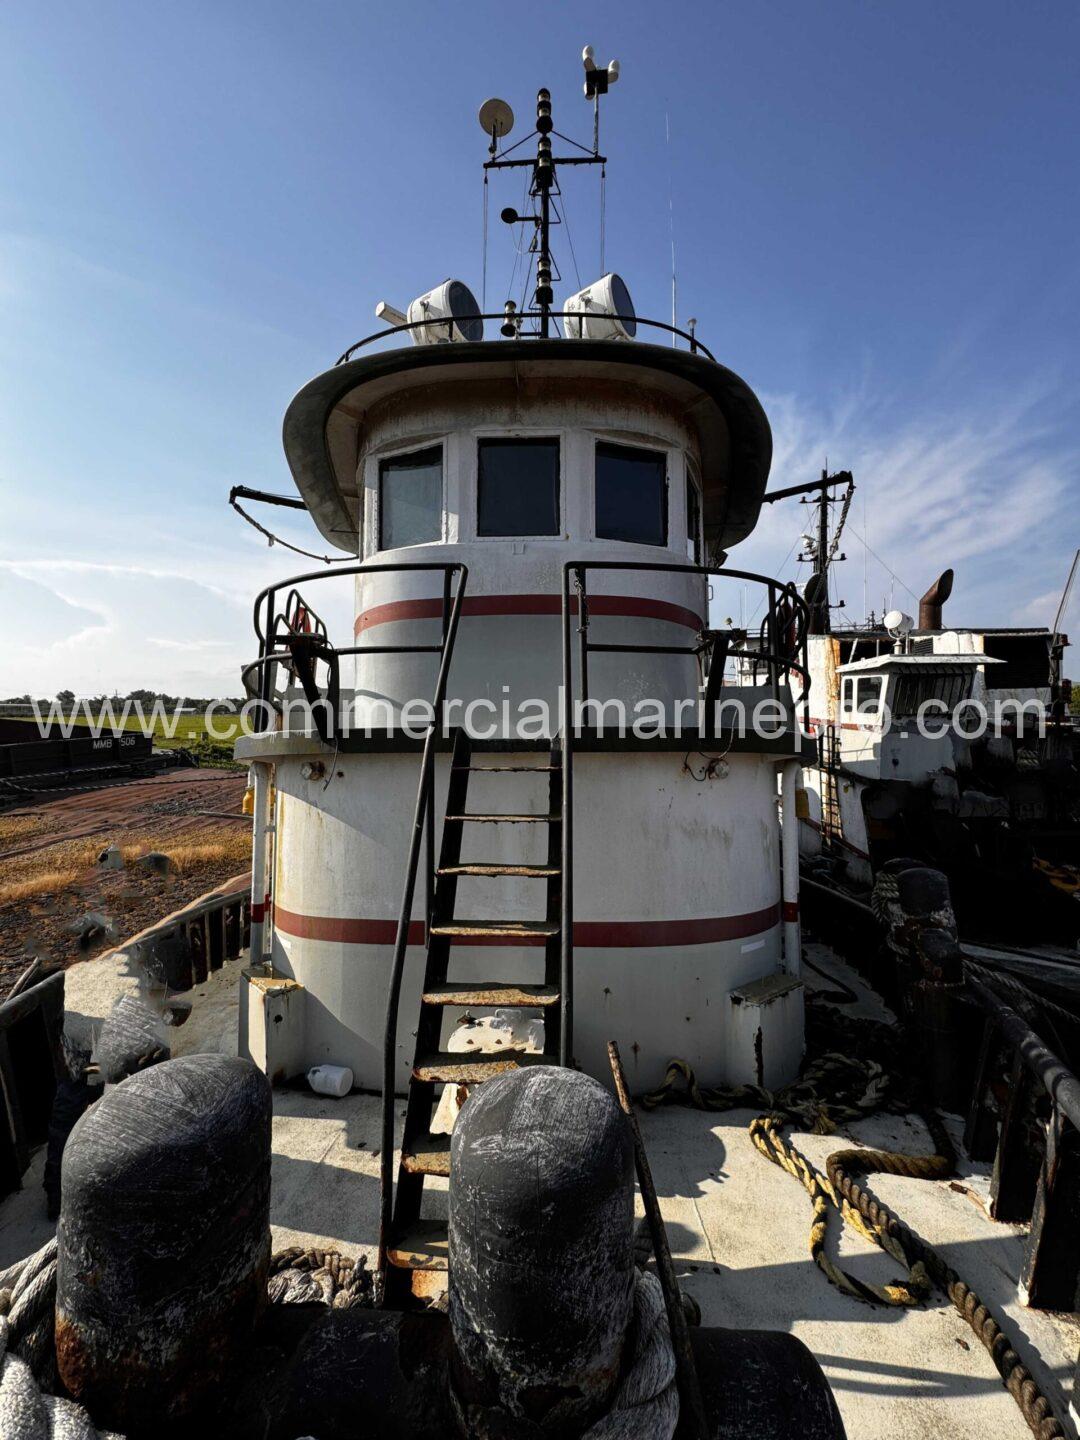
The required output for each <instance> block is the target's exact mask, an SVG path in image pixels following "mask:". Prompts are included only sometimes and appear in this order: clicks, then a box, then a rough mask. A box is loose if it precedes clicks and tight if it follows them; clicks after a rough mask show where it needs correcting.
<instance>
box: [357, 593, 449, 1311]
mask: <svg viewBox="0 0 1080 1440" xmlns="http://www.w3.org/2000/svg"><path fill="white" fill-rule="evenodd" d="M429 568H430V567H429ZM453 568H454V569H455V570H457V571H458V583H457V589H456V591H455V593H454V596H453V600H452V601H451V603H450V606H449V612H448V613H445V612H444V617H445V618H444V624H443V644H442V658H441V660H440V663H439V673H438V676H437V677H436V681H435V693H434V696H433V698H432V712H433V713H432V718H431V724H430V726H429V727H428V732H427V735H426V736H425V737H424V750H423V754H422V756H421V760H420V781H419V784H418V785H417V790H416V806H415V809H414V811H413V823H412V831H411V833H410V838H409V858H408V863H407V864H406V867H405V884H404V887H403V891H402V896H401V908H400V910H399V911H398V921H397V932H396V934H395V937H394V957H393V961H392V962H391V966H390V983H389V986H388V989H387V997H386V1020H385V1026H384V1030H383V1076H382V1080H383V1086H382V1151H381V1154H380V1157H379V1256H378V1270H379V1277H380V1283H381V1281H382V1279H383V1278H384V1277H385V1273H386V1252H387V1248H388V1245H389V1241H390V1227H391V1224H392V1223H393V1201H394V1073H395V1070H396V1068H397V1065H396V1060H397V1024H398V1010H399V1008H400V1003H401V981H402V978H403V976H404V973H405V952H406V950H407V949H408V944H409V926H410V924H411V921H412V908H413V898H414V896H415V894H416V872H417V869H418V868H419V864H420V850H421V846H422V845H423V842H424V835H425V832H427V836H428V848H427V854H426V863H427V869H428V884H429V886H430V883H431V878H432V846H433V834H434V823H435V820H434V804H433V800H434V794H435V783H434V782H435V739H436V735H437V732H438V730H439V727H440V724H441V721H442V710H443V702H444V701H445V699H446V686H447V680H448V678H449V674H450V665H451V661H452V659H453V652H454V641H455V639H456V638H457V630H458V622H459V620H460V619H461V605H462V599H463V597H464V594H465V586H466V584H467V583H468V578H469V571H468V567H467V566H465V565H455V566H454V567H453ZM428 901H429V903H428V906H427V913H426V915H425V932H426V930H427V926H428V923H429V921H430V889H429V896H428Z"/></svg>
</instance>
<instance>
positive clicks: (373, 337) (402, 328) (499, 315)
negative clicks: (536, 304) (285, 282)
mask: <svg viewBox="0 0 1080 1440" xmlns="http://www.w3.org/2000/svg"><path fill="white" fill-rule="evenodd" d="M511 318H512V320H513V323H514V326H515V330H514V334H513V335H509V336H506V337H505V338H506V339H510V340H539V339H542V338H544V337H542V336H541V335H540V334H539V333H534V332H532V331H526V332H525V334H521V332H520V330H519V329H518V328H517V327H518V326H519V324H520V322H521V321H523V320H528V321H534V320H535V321H539V320H540V319H541V313H540V311H539V310H522V311H515V312H514V315H513V316H512V317H511ZM547 318H548V319H549V320H563V321H566V320H574V321H578V322H581V321H592V320H619V321H621V322H622V323H623V324H625V325H634V326H635V327H636V326H638V325H645V326H647V327H648V328H649V329H651V330H659V331H661V332H662V333H663V334H665V335H673V336H674V337H675V338H676V339H677V340H685V341H686V343H687V345H688V347H689V349H690V351H691V353H692V354H694V355H698V354H700V355H704V356H705V358H706V359H707V360H711V361H712V362H713V364H715V363H716V356H715V355H714V354H713V353H712V351H711V350H710V349H709V348H708V347H707V346H705V345H703V344H702V343H701V341H700V340H698V339H697V337H696V336H695V335H693V334H692V333H691V332H690V331H689V330H680V329H679V327H678V326H677V325H668V324H667V323H666V322H665V321H663V320H646V319H645V317H644V316H642V315H619V314H616V313H615V312H614V311H606V310H605V311H600V310H590V311H589V312H588V314H587V315H581V314H579V313H577V312H576V311H571V310H549V311H548V312H547ZM474 320H480V321H484V320H501V321H503V322H504V323H507V320H508V317H507V315H506V312H505V311H504V310H497V311H496V310H486V311H484V313H483V314H482V315H481V314H477V315H461V316H456V317H455V316H448V317H442V318H440V319H438V320H409V321H406V322H405V324H404V325H389V326H387V327H386V328H385V329H384V330H376V331H374V332H373V333H372V334H370V335H365V336H364V338H363V339H362V340H357V342H356V344H355V345H350V346H349V348H348V349H347V350H346V351H345V353H344V354H343V355H339V356H338V358H337V359H336V360H335V361H334V364H335V366H337V365H344V364H346V363H347V362H348V361H349V360H351V359H352V358H353V356H354V355H355V354H356V352H357V351H358V350H363V349H364V348H365V347H366V346H368V345H374V344H375V343H376V341H378V340H387V339H389V338H390V337H391V336H392V335H406V334H407V335H408V336H409V337H410V338H411V337H412V332H413V331H414V330H429V329H430V330H441V329H445V331H446V339H445V340H441V341H439V342H438V343H440V344H455V343H457V342H455V340H454V327H455V326H456V325H458V324H459V323H462V324H468V323H469V322H470V321H474ZM547 338H553V339H556V340H559V339H569V340H570V341H571V343H573V344H577V343H578V341H577V339H576V337H573V336H559V335H556V336H553V337H547ZM476 343H481V342H476ZM624 343H627V344H633V341H627V342H624Z"/></svg>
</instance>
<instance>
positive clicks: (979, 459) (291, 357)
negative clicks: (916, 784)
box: [0, 0, 1080, 695]
mask: <svg viewBox="0 0 1080 1440" xmlns="http://www.w3.org/2000/svg"><path fill="white" fill-rule="evenodd" d="M585 43H592V44H593V45H594V46H595V47H596V50H597V54H598V56H599V57H600V58H601V59H607V58H608V57H609V56H611V55H617V56H618V57H619V59H620V60H621V62H622V66H623V76H622V79H621V80H620V82H619V84H618V85H617V86H616V87H615V88H614V89H613V90H612V92H611V94H610V96H609V98H608V101H607V103H606V111H605V114H604V120H603V136H602V138H603V145H604V148H605V150H606V151H607V153H608V154H609V156H610V160H611V163H610V167H609V176H608V214H607V256H608V262H609V265H611V266H613V267H614V268H616V269H618V270H619V271H620V272H621V273H622V274H623V275H624V276H625V277H626V279H627V281H628V282H629V285H630V288H631V291H632V293H633V295H634V298H635V301H636V303H637V306H638V309H639V311H640V312H641V313H644V314H651V315H655V316H658V317H661V318H666V317H668V316H669V315H670V309H671V297H670V270H671V264H670V235H669V214H668V195H669V190H670V194H671V197H672V202H673V210H674V226H675V242H676V253H677V267H678V288H679V314H680V319H681V320H685V319H686V318H687V317H688V316H689V315H694V316H696V317H697V320H698V323H699V332H700V334H701V335H702V338H703V339H705V340H706V343H708V344H709V345H710V346H711V348H712V349H713V350H714V351H715V352H716V354H717V355H718V357H719V358H720V359H722V360H723V361H724V362H725V363H726V364H728V365H730V366H731V367H732V368H733V369H735V370H736V371H738V372H739V373H740V374H742V375H743V376H744V377H745V378H746V379H747V380H748V381H749V382H750V383H751V384H752V385H753V386H754V388H755V389H756V390H757V391H758V393H759V394H760V395H761V397H762V399H763V401H764V403H765V405H766V408H767V410H768V412H769V415H770V419H771V421H772V423H773V429H774V434H775V440H776V459H775V463H774V470H773V480H772V483H773V484H774V485H782V484H790V483H793V482H795V481H798V480H800V479H805V478H810V477H812V476H813V475H815V474H816V473H817V471H818V470H819V469H820V466H821V465H822V463H823V462H824V460H825V457H826V456H827V457H828V461H829V464H830V466H831V467H833V468H850V469H852V470H853V471H854V472H855V476H856V480H857V481H858V483H859V485H860V490H859V493H858V495H857V497H856V501H855V505H854V507H853V511H852V516H851V520H852V524H853V526H854V528H855V530H857V531H858V533H859V534H860V535H863V536H864V537H865V538H868V539H869V542H870V545H871V546H872V548H873V550H874V551H875V552H876V554H877V555H878V556H880V557H881V558H882V560H883V561H885V562H886V565H887V567H888V568H886V567H885V566H883V565H882V564H880V563H879V562H878V560H877V559H873V560H869V561H868V562H867V563H866V564H865V565H864V551H863V548H862V546H861V544H860V542H859V540H858V539H856V538H855V535H854V534H852V535H850V536H849V537H848V539H847V542H846V543H845V546H844V548H845V550H846V552H847V554H848V555H849V557H850V559H849V561H848V563H847V564H846V566H845V567H844V568H843V571H842V574H841V578H840V584H839V590H840V594H841V595H842V596H843V597H844V598H845V599H846V601H847V604H848V607H849V610H850V611H851V612H852V613H854V614H855V615H861V614H862V613H863V601H864V595H865V596H866V597H867V599H868V601H869V603H870V604H872V605H874V606H875V607H877V608H878V609H880V607H881V603H882V601H883V599H891V600H892V601H894V602H895V603H896V604H898V605H902V606H904V607H906V608H910V607H911V605H913V604H914V601H913V599H912V596H911V595H910V594H909V593H908V592H907V591H906V590H905V589H904V586H905V585H906V586H910V587H911V589H912V590H913V591H914V592H915V593H916V594H918V593H921V591H922V590H923V589H924V588H925V587H926V585H927V584H929V582H930V580H931V579H932V578H933V577H934V575H935V574H936V573H937V571H938V570H939V569H940V568H942V566H944V565H946V564H950V563H952V564H953V565H954V566H955V568H956V571H957V583H956V589H955V592H954V599H953V601H952V602H951V604H950V607H949V615H950V616H951V618H952V619H953V620H954V621H956V622H958V623H963V622H968V623H970V622H976V623H985V624H992V623H997V624H1005V623H1012V622H1017V623H1027V624H1049V623H1051V621H1052V619H1053V611H1054V608H1055V606H1056V599H1057V595H1058V592H1059V591H1060V588H1061V585H1062V583H1063V581H1064V578H1065V574H1066V571H1067V568H1068V563H1069V559H1070V555H1071V551H1072V549H1073V548H1075V546H1076V545H1077V544H1080V406H1078V402H1077V382H1076V372H1077V368H1078V366H1077V362H1078V358H1080V357H1078V348H1080V347H1078V339H1077V335H1078V325H1077V309H1078V301H1080V250H1078V246H1077V242H1076V236H1077V233H1078V230H1080V193H1078V182H1077V164H1076V145H1077V122H1078V106H1077V93H1076V69H1075V67H1076V55H1077V53H1078V46H1080V11H1078V10H1077V8H1076V7H1075V6H1074V5H1072V4H1068V3H1065V0H1052V3H1051V0H1034V3H1030V4H1028V5H1025V6H1023V7H1018V6H1016V5H1015V4H1009V3H1004V0H963V3H961V0H957V3H950V4H944V5H943V4H940V3H933V4H931V3H921V0H916V3H907V4H900V3H899V0H888V3H886V0H859V3H856V0H769V3H767V4H766V3H757V4H751V3H740V4H734V3H719V4H712V5H708V6H705V5H702V4H685V3H675V4H668V5H665V6H661V5H659V4H655V3H650V4H645V3H642V0H630V3H627V0H623V3H618V4H615V3H611V4H591V5H584V4H576V5H569V4H549V5H547V6H545V7H543V8H542V9H539V10H538V9H537V8H536V7H535V6H529V7H526V6H524V5H521V4H514V3H511V0H500V3H498V4H494V3H487V0H482V3H459V4H457V5H450V4H447V3H428V0H413V3H410V4H408V5H403V4H400V3H399V4H384V3H381V0H379V3H361V0H355V3H352V4H346V3H338V0H323V3H314V0H290V3H278V0H271V3H262V4H254V3H251V4H239V3H229V0H216V3H213V4H209V3H198V0H187V3H185V4H182V5H147V4H145V3H127V0H124V3H118V0H96V3H93V4H90V3H83V0H72V3H65V4H63V5H61V6H54V7H43V6H41V5H38V4H33V3H28V0H9V3H7V4H6V5H5V6H3V8H2V9H0V93H2V94H3V97H4V99H3V108H4V143H3V146H2V149H0V604H3V606H4V612H5V615H6V617H7V623H8V636H7V638H6V639H5V642H4V646H3V650H2V651H0V695H5V694H14V693H18V692H21V691H23V690H26V689H30V690H32V691H34V692H36V693H46V694H47V693H52V692H53V691H54V690H55V689H57V688H59V687H61V686H70V687H72V688H73V689H75V690H77V691H80V692H96V691H98V690H100V689H105V690H112V689H114V688H116V689H119V690H120V691H121V692H122V691H125V690H127V689H129V688H131V687H132V686H135V685H141V684H146V685H150V686H154V687H160V688H167V689H169V690H170V691H174V692H175V691H183V692H186V693H188V694H232V693H236V691H237V688H238V686H237V680H236V675H237V669H238V664H239V661H240V659H241V658H242V657H244V656H246V655H248V654H250V652H251V642H250V638H249V637H250V598H251V596H252V594H253V593H254V591H255V590H256V589H258V588H259V587H260V586H261V585H262V584H265V583H267V581H269V580H270V579H272V578H274V577H276V576H281V575H285V574H290V573H293V572H294V571H295V570H297V569H300V568H303V567H305V566H306V563H307V562H304V561H301V560H299V559H297V558H296V557H290V556H288V554H287V553H286V552H282V551H268V550H267V549H266V546H265V544H264V543H263V542H262V541H261V540H260V538H259V537H258V536H257V535H255V534H254V532H251V531H248V530H247V528H246V527H244V526H242V524H241V523H240V522H239V521H238V520H237V519H236V518H235V517H233V516H232V513H231V512H230V511H229V510H228V509H227V508H226V506H225V499H226V495H227V492H228V489H229V487H230V485H232V484H235V483H245V484H250V485H256V486H263V487H266V488H271V489H287V488H290V482H289V479H288V472H287V468H286V466H285V462H284V459H283V456H282V453H281V447H280V425H281V417H282V414H283V412H284V409H285V406H286V404H287V403H288V400H289V398H290V396H291V395H292V394H293V392H294V391H295V390H297V389H298V388H299V387H300V385H301V384H303V383H304V382H305V381H306V380H307V379H308V378H309V377H310V376H312V375H313V374H315V373H317V372H318V371H320V370H322V369H325V368H326V367H327V365H329V364H330V363H332V361H333V360H334V359H335V358H336V356H337V355H338V354H339V353H340V352H341V351H342V350H343V349H344V348H345V346H346V345H347V344H348V343H349V342H351V341H352V340H354V339H357V338H359V336H361V335H362V334H365V333H367V331H368V330H370V329H371V328H373V317H372V307H373V305H374V303H375V301H376V300H377V299H379V298H380V297H383V296H385V297H388V298H392V299H394V300H397V301H398V302H399V303H400V302H402V301H407V300H408V299H409V298H410V297H411V296H413V295H415V294H418V293H420V292H421V291H422V290H424V289H426V288H427V287H428V286H429V285H431V284H433V283H436V282H437V281H438V280H440V279H442V278H443V277H444V276H445V275H447V274H453V275H459V276H460V277H461V278H463V279H465V280H466V281H467V282H468V283H470V284H471V285H472V286H473V288H474V289H476V290H479V286H480V271H481V246H480V238H481V225H480V218H481V204H480V201H481V188H480V163H481V161H482V160H483V158H484V140H483V136H482V135H481V134H480V131H479V128H478V126H477V124H476V118H475V116H476V109H477V106H478V104H479V103H480V101H481V100H483V99H484V98H486V97H487V96H488V95H491V94H499V95H503V96H505V97H506V98H507V99H508V100H509V101H510V102H511V103H512V104H513V106H514V108H515V110H516V111H517V114H518V117H519V125H518V130H517V134H518V135H522V134H524V133H525V132H526V130H527V129H528V128H529V127H528V118H529V115H530V112H531V110H532V105H533V101H534V97H535V91H536V88H537V86H538V85H540V84H546V85H547V86H549V88H550V89H551V91H552V96H553V103H554V112H555V123H556V125H557V127H558V128H559V129H561V130H564V131H566V132H567V133H569V134H571V135H574V136H577V137H580V138H581V139H587V138H588V136H589V132H590V111H589V108H588V106H587V105H586V104H585V102H584V100H583V98H582V96H581V88H580V86H581V68H580V59H579V56H580V50H581V46H582V45H583V44H585ZM665 119H667V121H668V123H669V125H670V133H671V144H670V147H669V146H668V145H667V143H666V140H665ZM565 188H566V190H567V197H568V202H569V204H568V208H569V216H570V220H571V228H572V233H573V236H574V245H575V251H576V256H577V262H578V266H579V268H580V270H581V278H582V280H588V279H591V278H593V275H594V272H595V271H596V269H597V263H598V253H597V225H596V215H597V196H596V185H595V177H593V176H591V175H589V174H586V173H584V172H577V173H575V174H567V175H566V177H565ZM518 198H519V192H518V189H517V183H516V182H510V181H507V182H506V185H505V187H504V188H503V189H501V190H500V189H496V190H495V192H494V194H493V197H492V211H493V217H494V215H495V214H497V210H498V209H499V208H500V207H501V206H502V205H505V204H514V203H516V202H517V200H518ZM512 259H513V252H512V250H511V248H510V245H509V241H508V238H507V233H506V231H505V230H504V228H503V227H502V226H500V225H499V224H498V221H497V220H495V223H494V225H493V227H492V234H491V251H490V260H489V274H488V298H489V301H492V302H495V303H497V302H499V301H501V299H502V297H503V295H504V294H505V287H506V283H507V279H508V276H509V270H510V265H511V262H512ZM561 259H562V266H563V272H564V275H565V276H567V277H568V281H569V283H568V284H566V285H565V286H564V287H563V289H562V290H561V291H560V292H559V293H560V294H565V293H569V291H570V290H571V289H573V288H576V281H575V278H574V268H573V264H572V262H571V258H570V256H569V254H568V253H567V252H566V251H565V250H564V251H563V253H562V255H561ZM802 519H803V513H802V512H801V511H800V510H798V508H797V507H793V506H792V505H790V504H789V505H786V506H776V507H773V509H772V511H767V512H766V514H765V516H764V519H763V522H762V525H761V526H760V527H759V530H758V531H757V532H756V533H755V535H754V536H753V537H751V539H750V540H748V541H747V542H746V543H745V544H744V545H742V546H740V547H738V549H737V550H736V551H734V552H733V555H732V563H733V564H737V565H739V566H741V567H744V568H751V569H755V568H756V569H763V570H769V571H775V570H779V569H783V571H784V573H785V574H792V573H794V568H793V562H792V561H789V560H785V557H786V556H787V555H788V553H789V550H790V547H791V544H792V542H793V541H794V540H795V539H796V536H797V533H798V530H799V528H800V524H801V521H802ZM283 528H285V527H283ZM288 533H289V534H290V535H291V536H293V537H294V538H296V539H297V540H298V541H299V543H301V544H310V545H311V547H312V548H313V549H318V550H321V549H323V548H324V547H323V546H322V544H321V542H320V541H319V540H318V537H317V536H316V535H315V532H314V531H313V530H311V529H309V528H307V527H306V526H304V525H302V524H300V525H298V524H295V523H294V524H292V525H291V526H289V527H288ZM889 570H891V571H892V572H894V574H895V576H896V577H898V578H893V575H890V573H889ZM346 584H347V582H342V585H343V586H344V585H346ZM345 608H346V607H344V604H343V606H342V610H343V613H344V609H345ZM1071 621H1072V628H1073V629H1074V630H1080V605H1078V604H1076V603H1074V606H1073V609H1072V615H1071ZM1072 668H1073V669H1074V670H1076V669H1077V668H1078V667H1077V666H1076V665H1075V664H1074V665H1073V667H1072Z"/></svg>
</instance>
